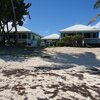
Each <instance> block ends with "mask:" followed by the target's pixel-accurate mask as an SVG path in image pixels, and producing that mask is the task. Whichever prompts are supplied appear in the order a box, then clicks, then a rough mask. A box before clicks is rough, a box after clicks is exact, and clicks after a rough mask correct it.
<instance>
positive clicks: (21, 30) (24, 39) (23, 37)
mask: <svg viewBox="0 0 100 100" xmlns="http://www.w3.org/2000/svg"><path fill="white" fill-rule="evenodd" d="M10 28H11V26H10V25H9V29H10ZM5 30H6V29H5ZM14 32H15V29H14V28H13V29H12V30H11V32H10V41H13V38H14V34H13V33H14ZM1 39H2V34H0V40H1ZM17 39H18V43H21V44H24V45H29V46H32V47H37V46H38V45H39V44H40V40H41V36H40V35H38V34H37V33H35V32H32V31H31V30H29V29H27V28H25V27H23V26H19V25H17Z"/></svg>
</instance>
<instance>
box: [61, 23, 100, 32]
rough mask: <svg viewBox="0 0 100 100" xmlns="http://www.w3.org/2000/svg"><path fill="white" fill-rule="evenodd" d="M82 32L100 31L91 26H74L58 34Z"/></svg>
mask: <svg viewBox="0 0 100 100" xmlns="http://www.w3.org/2000/svg"><path fill="white" fill-rule="evenodd" d="M84 31H87V32H88V31H100V28H94V27H92V26H86V25H81V24H78V25H74V26H71V27H68V28H65V29H62V30H60V32H84Z"/></svg>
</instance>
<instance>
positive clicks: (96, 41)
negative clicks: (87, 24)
mask: <svg viewBox="0 0 100 100" xmlns="http://www.w3.org/2000/svg"><path fill="white" fill-rule="evenodd" d="M84 43H100V38H85V39H84Z"/></svg>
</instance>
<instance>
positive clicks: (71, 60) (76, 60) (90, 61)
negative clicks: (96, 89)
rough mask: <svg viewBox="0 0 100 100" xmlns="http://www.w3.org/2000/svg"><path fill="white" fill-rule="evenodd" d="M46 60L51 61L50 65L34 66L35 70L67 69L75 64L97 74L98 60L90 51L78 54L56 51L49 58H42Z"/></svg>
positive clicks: (99, 63)
mask: <svg viewBox="0 0 100 100" xmlns="http://www.w3.org/2000/svg"><path fill="white" fill-rule="evenodd" d="M44 60H45V61H47V62H51V63H53V64H54V65H52V66H53V67H52V66H48V67H47V66H39V67H36V71H38V70H43V71H50V70H61V69H69V68H72V67H76V66H85V67H86V68H87V69H88V70H91V71H92V74H99V75H100V70H99V69H97V68H98V67H100V60H99V59H97V58H96V55H95V54H94V53H92V52H85V53H80V54H75V53H71V54H68V53H58V52H56V53H55V54H54V55H53V56H51V58H49V59H44ZM56 64H58V65H56Z"/></svg>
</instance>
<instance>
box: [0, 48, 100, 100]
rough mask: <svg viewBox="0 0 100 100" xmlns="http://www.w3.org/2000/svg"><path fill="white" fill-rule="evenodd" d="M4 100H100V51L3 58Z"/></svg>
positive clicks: (0, 89) (0, 95) (0, 96)
mask: <svg viewBox="0 0 100 100" xmlns="http://www.w3.org/2000/svg"><path fill="white" fill-rule="evenodd" d="M0 100H100V48H70V47H61V48H60V47H57V48H46V49H45V50H43V54H42V56H40V57H39V56H37V57H36V56H35V57H29V58H28V57H27V58H23V57H16V56H10V55H2V56H0Z"/></svg>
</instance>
